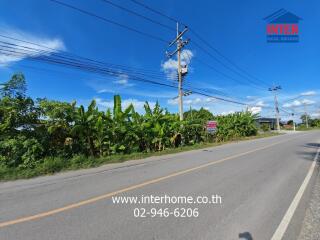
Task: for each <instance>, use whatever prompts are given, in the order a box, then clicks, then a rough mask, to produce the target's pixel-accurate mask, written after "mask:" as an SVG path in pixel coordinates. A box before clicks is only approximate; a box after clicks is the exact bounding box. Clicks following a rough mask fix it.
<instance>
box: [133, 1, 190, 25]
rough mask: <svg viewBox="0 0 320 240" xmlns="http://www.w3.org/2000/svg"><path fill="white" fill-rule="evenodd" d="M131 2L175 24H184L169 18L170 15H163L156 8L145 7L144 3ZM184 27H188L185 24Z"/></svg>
mask: <svg viewBox="0 0 320 240" xmlns="http://www.w3.org/2000/svg"><path fill="white" fill-rule="evenodd" d="M131 2H134V3H135V4H137V5H140V6H141V7H144V8H145V9H147V10H149V11H151V12H153V13H156V14H158V15H160V16H162V17H165V18H167V19H169V20H171V21H173V22H174V23H177V22H179V23H182V22H180V21H179V20H177V19H175V18H173V17H170V16H168V15H166V14H164V13H162V12H160V11H158V10H156V9H154V8H151V7H149V6H147V5H145V4H143V3H141V2H139V1H137V0H131ZM182 24H183V23H182ZM183 25H184V26H186V25H185V24H183Z"/></svg>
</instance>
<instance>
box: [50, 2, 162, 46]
mask: <svg viewBox="0 0 320 240" xmlns="http://www.w3.org/2000/svg"><path fill="white" fill-rule="evenodd" d="M49 1H51V2H54V3H56V4H59V5H61V6H64V7H67V8H69V9H72V10H75V11H78V12H81V13H83V14H86V15H88V16H91V17H94V18H97V19H99V20H102V21H104V22H107V23H110V24H113V25H115V26H118V27H121V28H124V29H127V30H129V31H131V32H135V33H138V34H140V35H143V36H146V37H149V38H152V39H154V40H157V41H160V42H164V43H168V41H166V40H165V39H163V38H161V37H158V36H155V35H152V34H149V33H146V32H142V31H140V30H138V29H135V28H132V27H130V26H127V25H124V24H122V23H118V22H116V21H113V20H111V19H107V18H105V17H102V16H99V15H97V14H95V13H92V12H89V11H87V10H84V9H81V8H78V7H76V6H73V5H70V4H68V3H65V2H61V1H58V0H49Z"/></svg>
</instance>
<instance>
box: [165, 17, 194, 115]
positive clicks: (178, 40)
mask: <svg viewBox="0 0 320 240" xmlns="http://www.w3.org/2000/svg"><path fill="white" fill-rule="evenodd" d="M187 31H188V28H187V27H185V28H184V30H183V31H182V32H180V31H179V23H177V36H176V38H175V39H174V40H173V41H172V42H171V43H170V45H169V47H171V46H172V45H173V44H175V43H176V44H177V48H176V50H175V51H174V52H173V53H167V55H168V57H172V56H173V55H175V54H176V53H177V60H178V68H177V69H178V101H179V116H180V120H181V121H182V120H183V101H182V97H183V90H182V68H181V50H182V48H183V47H184V46H185V45H186V44H188V42H189V41H188V40H187V41H182V36H183V35H184V34H185V33H186V32H187ZM184 74H186V73H184Z"/></svg>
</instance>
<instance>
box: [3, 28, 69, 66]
mask: <svg viewBox="0 0 320 240" xmlns="http://www.w3.org/2000/svg"><path fill="white" fill-rule="evenodd" d="M0 32H1V34H2V35H4V36H7V37H9V38H12V39H9V38H3V37H0V40H1V41H3V42H6V43H10V44H11V45H10V51H12V52H11V55H8V54H10V53H8V52H7V53H4V52H3V51H2V52H1V53H0V66H8V65H10V64H12V63H14V62H18V61H21V60H23V59H25V58H27V57H30V56H31V55H32V56H40V55H50V54H51V53H54V52H58V51H60V50H65V49H66V48H65V45H64V43H63V41H62V40H61V39H59V38H47V37H42V36H36V35H33V34H31V33H29V32H25V31H22V30H18V29H15V28H11V27H8V26H7V25H3V24H1V25H0ZM13 38H15V39H20V40H23V41H25V42H19V41H17V40H14V39H13ZM27 42H30V43H27ZM31 43H35V44H37V45H38V46H37V45H34V44H31ZM40 45H41V46H43V47H41V46H40ZM19 46H20V47H19ZM21 46H23V47H24V48H21ZM30 48H32V50H33V49H35V50H36V51H37V53H31V52H30ZM38 51H42V52H38ZM44 51H45V52H44ZM14 52H19V53H18V54H17V53H14ZM12 53H13V54H12Z"/></svg>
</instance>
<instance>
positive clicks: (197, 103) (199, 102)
mask: <svg viewBox="0 0 320 240" xmlns="http://www.w3.org/2000/svg"><path fill="white" fill-rule="evenodd" d="M210 99H211V98H200V97H196V98H187V99H184V100H183V105H185V106H190V105H191V106H193V107H202V106H204V105H206V104H208V103H210V101H211V100H210ZM167 103H168V104H169V105H178V98H174V99H168V101H167Z"/></svg>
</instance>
